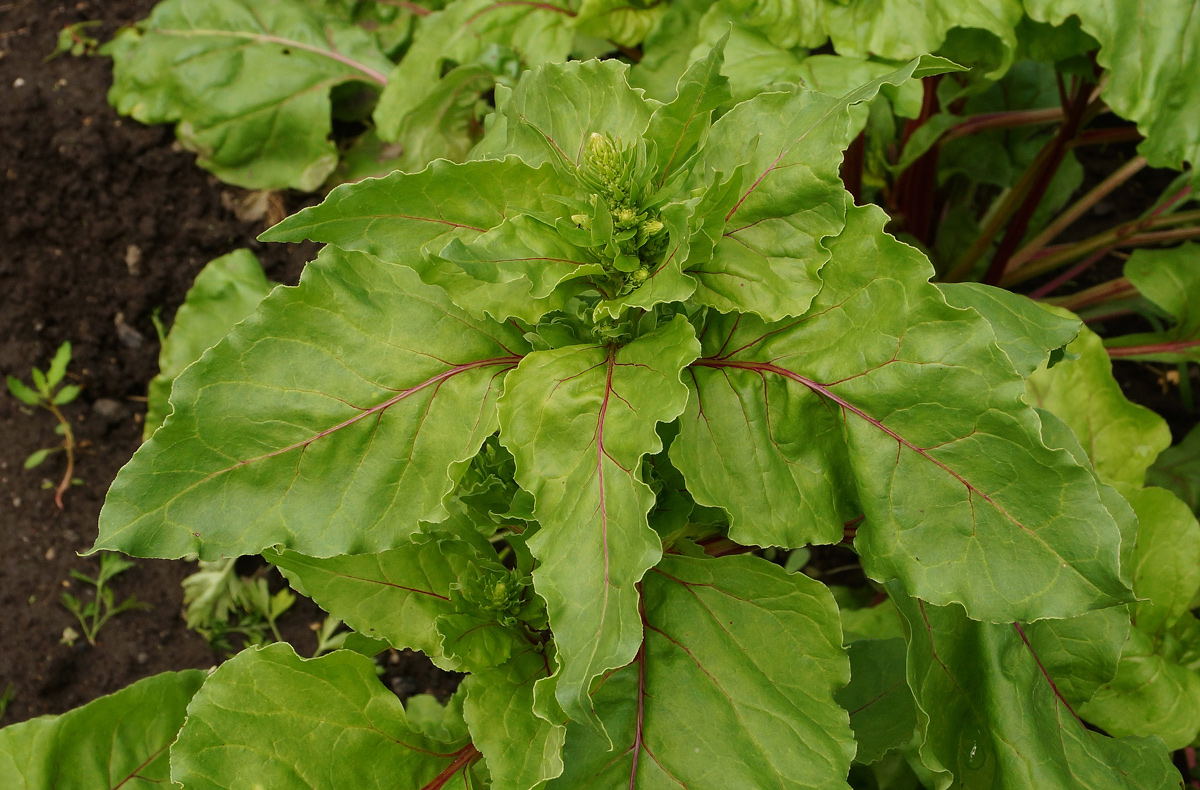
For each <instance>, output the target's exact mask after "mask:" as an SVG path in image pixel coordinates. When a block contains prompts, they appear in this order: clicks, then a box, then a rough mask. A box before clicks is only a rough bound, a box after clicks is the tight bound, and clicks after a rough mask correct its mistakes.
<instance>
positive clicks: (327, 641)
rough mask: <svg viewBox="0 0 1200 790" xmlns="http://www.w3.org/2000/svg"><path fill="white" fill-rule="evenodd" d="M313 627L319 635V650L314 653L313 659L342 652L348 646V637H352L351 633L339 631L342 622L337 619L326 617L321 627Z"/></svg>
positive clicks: (314, 624)
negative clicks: (336, 651) (335, 651)
mask: <svg viewBox="0 0 1200 790" xmlns="http://www.w3.org/2000/svg"><path fill="white" fill-rule="evenodd" d="M313 626H314V627H313V631H314V632H316V634H317V649H316V650H315V651H313V654H312V657H313V658H320V657H321V656H323V655H325V654H326V653H331V652H333V651H334V650H341V649H342V647H343V646H344V645H345V644H346V637H347V636H349V635H350V632H349V631H341V632H339V631H338V629H339V628H341V627H342V621H341V620H339V619H337V618H336V617H326V618H325V621H324V622H323V623H321V624H320V625H319V626H318V625H317V624H316V623H313Z"/></svg>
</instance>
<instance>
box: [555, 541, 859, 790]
mask: <svg viewBox="0 0 1200 790" xmlns="http://www.w3.org/2000/svg"><path fill="white" fill-rule="evenodd" d="M642 592H643V595H644V599H645V608H644V612H643V615H642V618H643V621H644V626H645V636H644V640H643V641H642V644H641V647H640V648H639V649H638V651H637V655H636V658H635V660H634V661H633V663H631V664H629V665H628V666H626V667H624V668H623V669H620V670H619V671H617V672H614V673H611V674H609V675H606V676H605V678H604V680H603V682H602V683H601V684H600V685H599V686H598V687H597V688H596V689H595V691H594V693H593V696H594V698H595V703H596V710H597V712H599V713H600V714H601V716H602V718H603V720H604V725H605V729H606V730H607V732H608V735H609V737H610V738H611V739H612V745H611V746H610V743H609V740H608V739H606V738H605V737H604V736H603V735H600V734H598V733H596V732H594V731H592V730H590V729H588V728H585V727H582V726H579V725H578V724H575V723H572V724H571V725H569V726H568V729H567V745H566V750H565V752H564V762H565V763H566V769H565V771H564V773H563V775H562V777H561V778H559V779H556V780H555V781H553V782H551V783H550V784H549V785H548V788H547V790H575V788H584V787H586V788H589V789H590V790H618V788H619V789H620V790H634V789H637V790H649V789H650V788H655V790H657V789H658V788H664V789H665V788H671V787H674V788H678V787H689V788H697V790H700V789H701V788H734V787H736V788H767V787H771V788H776V787H777V788H786V789H787V790H791V789H792V788H795V790H800V788H805V790H810V789H815V788H830V790H833V789H835V788H837V789H839V790H840V789H842V788H847V787H848V785H847V784H846V772H847V770H848V768H849V766H850V758H851V756H852V755H853V754H854V741H853V738H852V737H851V733H850V728H849V723H848V716H847V714H846V712H845V711H844V710H842V709H841V708H840V707H838V705H837V704H836V703H835V702H834V701H833V692H834V691H835V690H836V689H837V688H840V687H841V686H843V685H845V683H846V681H847V680H849V666H848V663H847V661H846V655H845V653H844V652H843V651H842V649H841V633H840V629H839V628H838V615H837V607H836V606H835V604H834V602H833V598H832V596H830V595H829V592H828V590H827V588H826V587H825V586H824V585H822V584H820V583H819V582H816V581H814V580H812V579H809V578H808V577H806V576H804V575H803V574H787V573H785V572H784V571H783V569H782V568H780V567H778V566H776V565H771V564H770V563H767V562H766V561H764V560H762V559H760V558H758V557H744V556H743V557H724V558H721V559H708V558H703V557H692V556H687V557H684V556H677V555H676V556H672V555H668V556H666V557H664V558H663V560H662V563H661V564H660V565H659V566H658V567H657V568H655V569H654V570H652V571H651V572H650V573H648V574H647V575H646V578H645V580H644V581H643V582H642Z"/></svg>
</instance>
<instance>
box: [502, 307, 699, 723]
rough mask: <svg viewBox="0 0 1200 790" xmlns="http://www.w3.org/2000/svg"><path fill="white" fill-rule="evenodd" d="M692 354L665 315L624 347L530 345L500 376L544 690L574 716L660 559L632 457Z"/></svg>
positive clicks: (663, 414)
mask: <svg viewBox="0 0 1200 790" xmlns="http://www.w3.org/2000/svg"><path fill="white" fill-rule="evenodd" d="M698 351H699V346H698V344H697V343H696V338H695V335H694V333H693V331H692V327H691V325H690V324H689V323H688V322H687V320H686V319H685V318H684V317H683V316H676V317H675V318H674V319H673V320H671V321H670V322H668V323H666V324H664V325H662V326H660V327H659V328H658V329H656V330H654V331H653V332H651V333H649V334H646V335H642V336H641V337H638V338H636V339H634V340H633V341H632V342H630V343H629V344H627V345H624V346H615V345H613V346H608V347H604V346H584V345H579V346H567V347H565V348H559V349H554V350H550V351H535V352H533V353H531V354H530V355H529V356H527V357H526V358H525V360H524V361H523V362H522V363H521V365H520V367H518V368H517V369H516V370H515V371H514V372H513V373H512V374H510V375H511V377H510V378H509V379H508V380H507V382H506V384H505V392H504V397H503V398H502V399H501V401H500V426H501V429H500V439H501V442H502V443H503V444H504V446H505V447H507V448H508V450H509V451H510V452H511V453H512V454H513V457H514V458H515V459H516V462H517V481H518V482H519V483H520V484H521V487H522V488H524V489H525V490H527V491H529V492H530V493H531V494H533V497H534V501H535V513H536V515H537V519H538V522H539V523H540V524H541V529H540V530H539V531H538V533H537V534H536V535H535V536H534V537H533V538H532V539H531V540H530V541H529V548H530V549H531V550H532V551H533V554H534V556H535V557H536V558H537V559H538V562H539V565H538V567H537V568H536V569H535V570H534V572H533V578H534V585H535V587H536V588H537V591H538V593H539V594H540V595H541V596H542V597H543V598H544V599H545V600H546V604H547V607H548V609H549V613H550V625H551V627H552V628H553V630H554V637H555V644H556V645H557V649H558V661H559V663H560V665H561V669H560V671H559V673H558V674H557V689H556V692H555V693H556V696H557V699H558V701H559V703H560V704H561V705H562V707H563V710H565V711H566V713H567V715H568V716H570V717H571V718H572V719H574V720H576V721H591V720H593V713H592V706H591V700H590V699H589V698H588V691H589V690H590V688H591V683H592V681H593V680H594V679H595V678H596V677H598V676H599V675H602V674H603V673H605V672H606V671H608V670H611V669H615V668H617V667H620V666H624V665H625V664H627V663H628V662H629V661H630V660H631V659H632V658H633V656H634V654H635V653H636V652H637V649H638V643H639V640H640V636H641V621H640V619H639V618H638V592H637V589H636V587H635V585H636V584H637V582H638V581H639V580H641V578H642V575H643V574H644V573H645V572H646V570H648V569H649V568H651V567H653V566H654V564H655V563H656V562H657V561H658V558H659V557H660V556H661V546H660V543H659V539H658V536H657V535H656V534H655V533H654V531H653V530H652V529H650V527H649V525H648V523H647V518H646V514H647V512H648V511H649V510H650V508H651V507H652V506H653V504H654V493H653V492H652V491H651V489H650V487H649V486H647V485H646V484H645V483H644V482H643V481H642V476H641V473H640V469H641V463H642V458H643V456H645V455H647V454H650V455H652V454H654V453H657V452H658V451H659V450H660V449H661V448H662V443H661V440H660V439H659V437H658V435H657V433H656V432H655V426H656V425H657V423H659V422H669V421H671V420H673V419H675V418H676V417H677V416H678V415H679V413H680V412H682V411H683V408H684V404H685V402H686V400H687V388H686V387H685V386H684V385H683V384H682V383H681V382H680V378H679V377H680V371H681V369H682V368H683V367H684V366H685V365H687V364H688V363H689V362H691V361H692V360H693V359H695V357H696V354H697V352H698Z"/></svg>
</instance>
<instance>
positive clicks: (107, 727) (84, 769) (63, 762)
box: [0, 669, 204, 790]
mask: <svg viewBox="0 0 1200 790" xmlns="http://www.w3.org/2000/svg"><path fill="white" fill-rule="evenodd" d="M203 682H204V672H203V671H201V670H198V669H189V670H185V671H183V672H164V673H163V674H161V675H155V676H154V677H150V678H146V679H145V680H141V681H138V682H137V683H134V684H133V685H131V686H129V687H128V688H126V689H123V690H121V691H118V692H117V693H116V694H111V695H109V696H107V697H101V698H100V699H98V700H96V701H95V702H90V703H88V704H87V705H84V706H83V707H82V708H76V709H75V710H73V711H70V712H68V713H64V714H63V715H61V716H42V717H41V718H37V719H31V720H30V721H26V722H22V723H20V724H14V725H12V726H11V727H5V728H4V729H2V730H0V777H6V778H5V779H4V787H5V788H6V789H7V790H47V789H48V788H55V790H94V789H95V788H110V787H111V788H119V787H128V788H136V787H138V786H139V785H141V786H146V787H149V786H151V785H158V786H160V787H161V786H171V787H173V786H174V785H167V782H168V780H169V776H168V774H169V765H168V763H167V748H168V747H169V746H170V745H171V742H172V741H174V740H175V735H176V734H177V733H178V732H179V728H180V727H181V726H183V719H184V712H185V710H186V708H187V704H188V700H190V699H191V698H192V695H193V694H195V693H196V690H197V689H198V688H200V684H201V683H203ZM139 780H140V781H139Z"/></svg>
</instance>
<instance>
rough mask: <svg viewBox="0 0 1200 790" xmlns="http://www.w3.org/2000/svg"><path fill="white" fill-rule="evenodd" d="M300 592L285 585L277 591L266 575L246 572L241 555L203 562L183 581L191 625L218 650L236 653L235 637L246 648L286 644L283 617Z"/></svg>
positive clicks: (189, 625)
mask: <svg viewBox="0 0 1200 790" xmlns="http://www.w3.org/2000/svg"><path fill="white" fill-rule="evenodd" d="M295 602H296V596H295V595H293V594H292V591H291V590H289V589H287V588H286V587H284V588H283V589H281V590H278V591H276V592H275V593H272V592H271V590H270V586H269V583H268V581H267V579H266V578H265V577H264V576H263V575H262V574H261V573H257V574H255V575H253V576H242V575H241V574H239V573H238V572H237V558H235V557H229V558H227V559H223V560H217V561H216V562H201V563H200V567H199V568H198V569H197V571H196V572H195V573H193V574H192V575H190V576H188V577H187V578H186V579H184V580H183V605H184V619H186V620H187V626H188V628H190V629H192V630H193V631H195V632H196V633H198V634H200V635H201V636H203V637H204V638H205V639H206V640H207V641H208V643H209V644H210V645H211V646H212V647H213V649H214V650H220V651H223V652H229V653H232V652H233V645H232V644H231V643H230V641H229V640H230V637H233V636H238V637H241V639H242V642H243V643H244V644H245V645H247V646H258V645H265V644H268V643H269V639H268V637H273V638H274V640H275V641H276V642H282V641H283V637H282V636H280V635H279V626H278V620H279V618H280V617H281V616H282V615H283V614H284V612H286V611H287V610H288V609H290V608H292V604H294V603H295Z"/></svg>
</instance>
